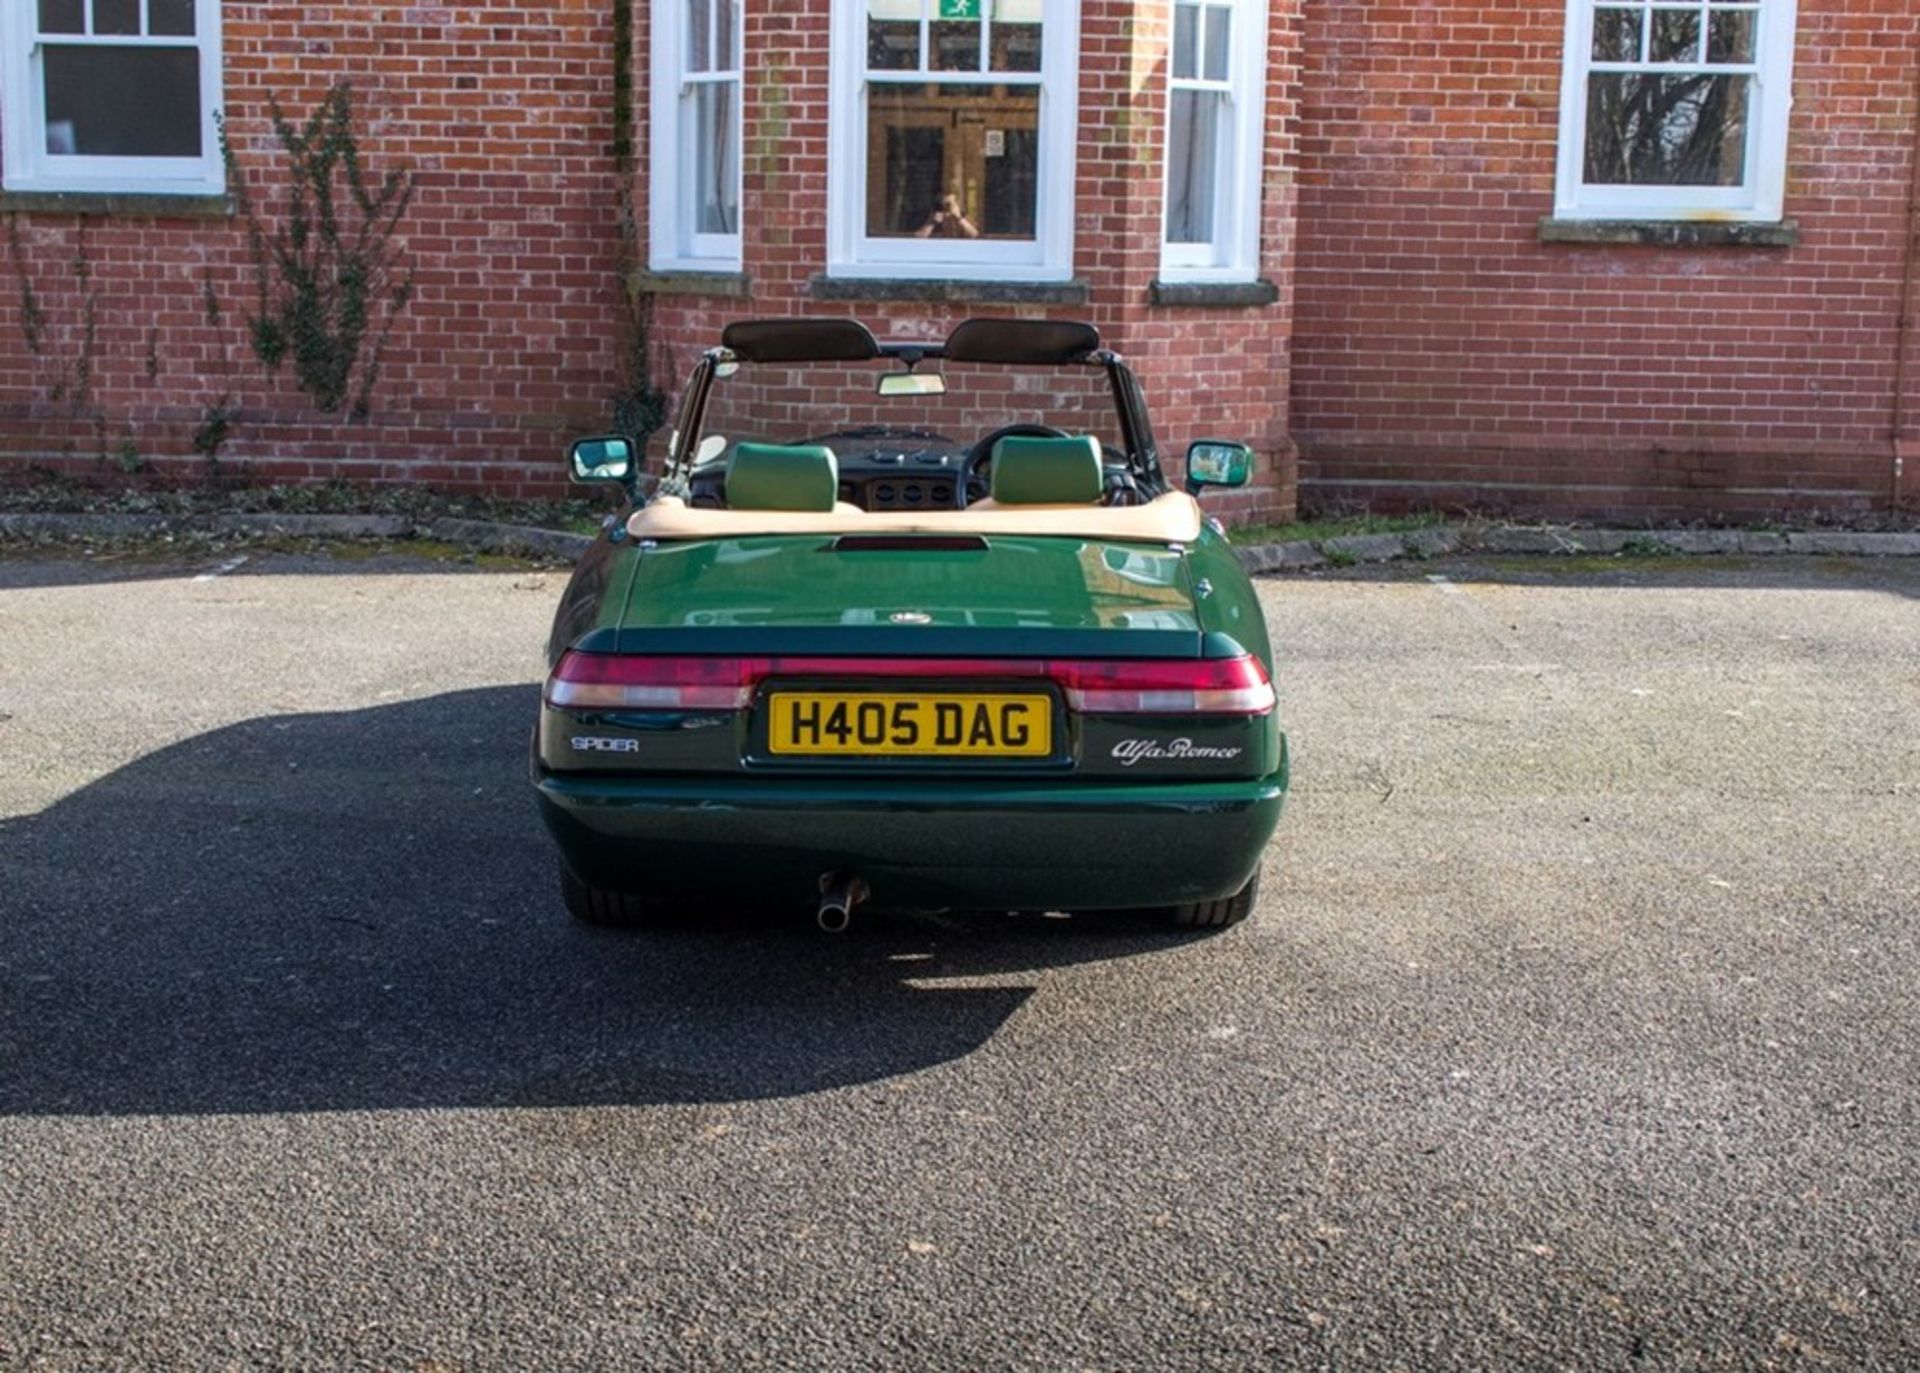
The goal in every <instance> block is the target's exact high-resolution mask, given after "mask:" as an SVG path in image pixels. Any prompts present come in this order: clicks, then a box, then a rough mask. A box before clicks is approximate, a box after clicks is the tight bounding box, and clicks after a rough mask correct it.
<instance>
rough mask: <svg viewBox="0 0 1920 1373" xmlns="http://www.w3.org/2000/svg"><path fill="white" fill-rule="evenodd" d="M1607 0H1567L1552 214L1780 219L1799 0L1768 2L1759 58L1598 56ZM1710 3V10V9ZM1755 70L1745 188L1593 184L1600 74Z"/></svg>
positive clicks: (1679, 6)
mask: <svg viewBox="0 0 1920 1373" xmlns="http://www.w3.org/2000/svg"><path fill="white" fill-rule="evenodd" d="M1610 7H1616V6H1609V5H1608V4H1607V3H1606V0H1567V27H1566V38H1565V49H1564V58H1563V61H1562V64H1561V78H1560V130H1559V133H1560V147H1559V156H1558V162H1557V166H1556V175H1555V186H1554V208H1553V214H1554V218H1556V219H1571V220H1583V219H1584V220H1681V221H1684V220H1696V219H1708V218H1711V219H1717V220H1733V221H1739V222H1742V223H1748V222H1757V223H1777V222H1778V221H1779V220H1780V219H1781V217H1782V216H1783V214H1784V213H1785V210H1786V182H1787V139H1788V135H1789V129H1790V123H1791V121H1790V116H1791V113H1792V109H1793V57H1794V40H1795V36H1796V33H1797V30H1798V18H1799V16H1798V9H1799V5H1798V0H1760V3H1759V9H1758V11H1757V16H1756V22H1755V25H1754V45H1755V51H1754V60H1753V62H1751V63H1712V62H1691V63H1686V62H1679V63H1643V62H1596V61H1594V59H1593V32H1594V11H1595V10H1598V9H1606V8H1610ZM1651 7H1652V8H1653V9H1673V10H1680V11H1686V10H1689V9H1699V8H1701V7H1702V6H1701V4H1700V3H1699V0H1687V3H1669V2H1665V0H1653V4H1652V6H1651ZM1709 8H1711V7H1709ZM1596 71H1598V72H1610V71H1628V72H1657V73H1674V74H1685V73H1689V72H1724V73H1728V74H1737V75H1746V74H1748V73H1751V79H1752V87H1751V90H1750V92H1749V99H1748V114H1747V148H1746V171H1747V177H1746V181H1745V182H1744V183H1743V184H1741V185H1739V186H1609V185H1602V184H1590V183H1588V182H1587V180H1586V150H1587V89H1588V78H1589V77H1590V76H1591V75H1592V74H1593V73H1594V72H1596Z"/></svg>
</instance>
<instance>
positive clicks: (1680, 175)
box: [1554, 0, 1795, 220]
mask: <svg viewBox="0 0 1920 1373" xmlns="http://www.w3.org/2000/svg"><path fill="white" fill-rule="evenodd" d="M1794 5H1795V0H1568V7H1567V57H1566V74H1565V78H1564V82H1563V86H1562V91H1561V101H1560V166H1559V182H1558V194H1557V196H1556V204H1555V210H1554V213H1555V214H1556V215H1557V216H1558V217H1560V218H1562V219H1691V218H1722V219H1740V220H1777V219H1779V218H1780V216H1781V213H1782V210H1783V208H1784V207H1783V200H1784V195H1785V186H1786V170H1787V114H1788V110H1789V108H1790V107H1791V105H1792V86H1793V31H1794V18H1795V15H1794Z"/></svg>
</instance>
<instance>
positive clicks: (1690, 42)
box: [1647, 10, 1700, 62]
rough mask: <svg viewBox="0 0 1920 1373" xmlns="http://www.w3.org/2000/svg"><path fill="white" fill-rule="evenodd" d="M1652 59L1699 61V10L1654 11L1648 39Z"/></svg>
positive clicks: (1650, 58)
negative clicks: (1651, 29)
mask: <svg viewBox="0 0 1920 1373" xmlns="http://www.w3.org/2000/svg"><path fill="white" fill-rule="evenodd" d="M1647 60H1648V61H1649V62H1698V61H1699V60H1700V11H1698V10H1655V11H1654V12H1653V32H1652V34H1651V35H1650V37H1649V40H1648V49H1647Z"/></svg>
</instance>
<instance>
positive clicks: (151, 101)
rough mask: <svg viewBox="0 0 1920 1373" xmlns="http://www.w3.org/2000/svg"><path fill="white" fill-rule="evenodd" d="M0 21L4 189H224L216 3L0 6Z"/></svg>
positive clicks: (94, 1)
mask: <svg viewBox="0 0 1920 1373" xmlns="http://www.w3.org/2000/svg"><path fill="white" fill-rule="evenodd" d="M0 23H3V24H4V26H5V27H4V29H0V81H4V93H5V94H4V99H5V108H4V113H3V114H0V118H3V119H4V121H5V142H6V146H5V157H6V178H5V179H6V186H7V189H9V190H15V191H100V192H119V193H125V192H136V193H138V192H150V193H157V194H176V195H182V194H184V195H217V194H219V193H220V192H222V191H223V190H224V189H225V188H226V176H225V172H224V168H223V167H222V164H221V160H220V145H219V138H218V132H217V130H216V128H215V125H214V114H215V112H216V111H217V110H218V109H219V106H220V4H219V0H6V4H5V7H4V17H3V18H0Z"/></svg>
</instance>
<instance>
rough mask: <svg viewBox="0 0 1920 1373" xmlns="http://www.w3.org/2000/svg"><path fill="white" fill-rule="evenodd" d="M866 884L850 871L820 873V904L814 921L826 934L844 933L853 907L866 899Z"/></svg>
mask: <svg viewBox="0 0 1920 1373" xmlns="http://www.w3.org/2000/svg"><path fill="white" fill-rule="evenodd" d="M867 891H868V888H867V884H866V883H865V882H864V881H862V880H861V879H860V878H858V877H855V876H854V875H853V874H852V873H850V872H823V873H821V874H820V905H819V908H818V909H817V910H815V912H814V916H813V919H814V923H815V924H817V925H819V927H820V928H821V929H822V930H824V931H825V932H826V933H828V934H845V933H846V932H847V926H849V925H851V924H852V923H853V908H854V907H855V906H857V905H859V904H860V903H861V902H862V901H865V900H866V899H867Z"/></svg>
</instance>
